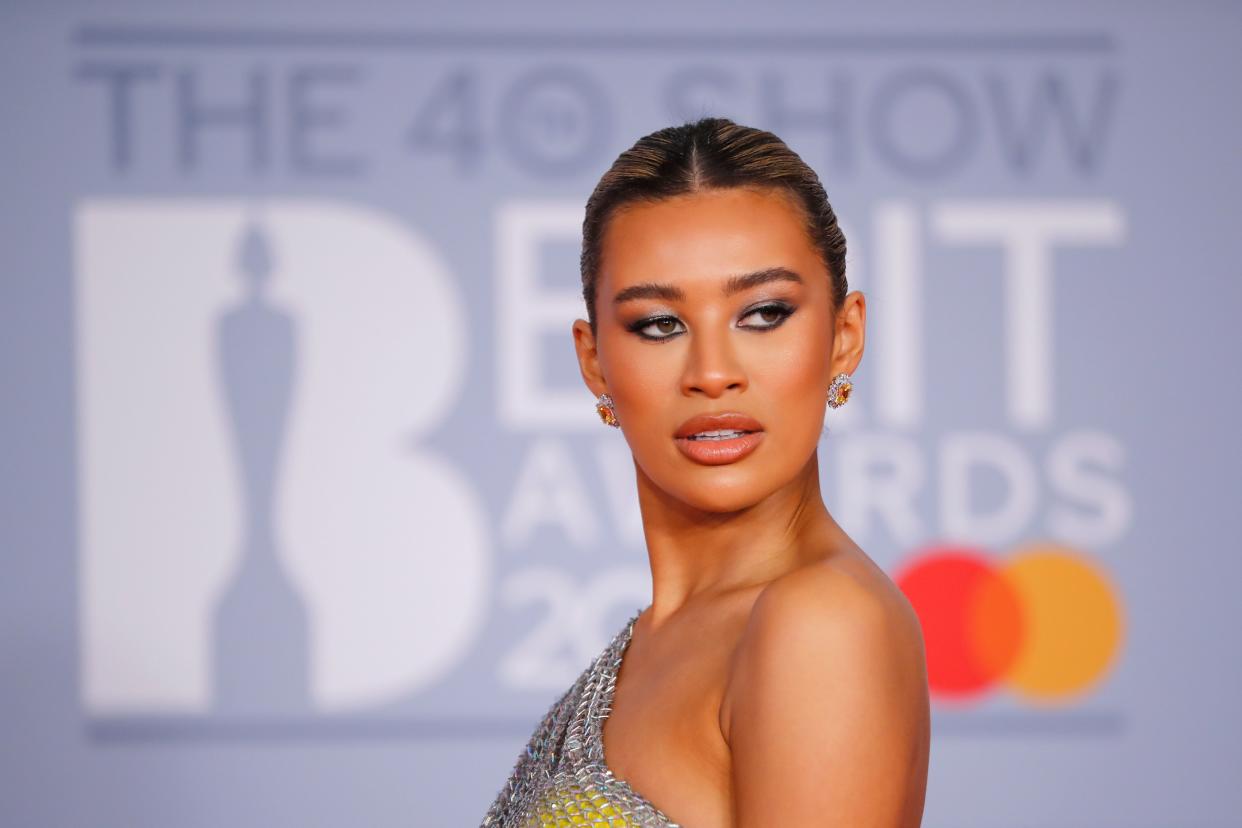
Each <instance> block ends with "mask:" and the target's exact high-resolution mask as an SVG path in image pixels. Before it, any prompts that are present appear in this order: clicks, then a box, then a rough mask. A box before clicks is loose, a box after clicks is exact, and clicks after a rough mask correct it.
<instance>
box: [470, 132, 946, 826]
mask: <svg viewBox="0 0 1242 828" xmlns="http://www.w3.org/2000/svg"><path fill="white" fill-rule="evenodd" d="M581 266H582V267H581V269H582V282H583V297H584V299H585V300H586V309H587V317H588V319H587V320H582V319H579V320H577V321H576V322H574V325H573V335H574V345H575V348H576V350H577V355H578V361H579V365H580V367H581V370H582V376H583V379H584V380H585V381H586V384H587V386H588V387H589V388H590V389H591V392H592V393H593V394H596V395H597V396H598V404H597V410H598V412H599V414H600V417H601V419H602V420H603V421H604V422H605V423H606V424H608V425H612V426H616V427H618V428H620V429H621V430H622V432H623V434H624V436H625V439H626V441H627V442H628V443H629V447H630V450H631V452H632V454H633V457H634V468H635V472H636V475H637V482H638V495H639V505H640V508H641V512H642V520H643V531H644V537H645V539H646V544H647V549H648V556H649V559H650V562H651V575H652V584H653V596H652V602H651V604H650V605H649V606H647V607H646V608H645V609H643V610H641V611H640V612H639V613H638V614H636V615H635V616H634V617H633V618H632V619H631V620H630V621H629V622H628V623H627V624H626V626H625V628H624V629H622V630H621V631H620V632H619V633H618V634H617V635H616V637H615V638H614V639H613V640H612V642H611V643H610V644H609V645H608V647H607V648H605V650H604V651H603V652H602V653H601V654H600V655H599V657H598V658H596V660H595V661H594V662H592V664H591V665H590V666H589V667H588V668H587V669H586V670H585V671H584V672H583V674H582V675H581V676H580V677H579V678H578V680H577V681H576V682H575V683H574V685H573V686H572V687H570V688H569V690H568V691H567V692H566V693H565V694H564V695H563V696H562V697H561V698H560V700H558V701H557V703H556V704H554V705H553V706H552V708H551V709H550V710H549V711H548V713H547V715H546V716H545V717H544V719H543V721H542V722H541V723H540V725H539V727H538V728H537V729H536V731H535V734H534V735H533V736H532V737H531V740H530V743H529V745H528V746H527V749H526V751H525V752H524V753H523V754H522V755H521V756H520V757H519V759H518V761H517V763H516V765H515V766H514V768H513V773H512V775H511V776H510V778H509V780H508V782H507V784H506V785H505V787H504V788H503V789H502V790H501V792H500V794H499V795H498V796H497V798H496V801H495V803H494V804H493V805H492V807H491V809H490V810H489V811H488V813H487V815H486V816H485V818H484V820H483V825H484V826H519V825H520V826H525V825H562V824H564V825H571V824H572V825H577V824H584V825H641V826H678V825H680V826H686V827H687V828H709V827H710V828H723V826H736V827H737V828H770V826H781V825H790V826H792V825H798V826H803V825H807V826H809V825H816V826H850V828H859V826H877V828H878V827H879V826H884V828H897V827H898V826H901V827H902V828H908V827H909V826H917V825H919V824H920V822H921V819H922V812H923V800H924V793H925V790H926V781H927V763H928V752H929V735H930V713H929V704H928V694H927V678H926V667H925V660H924V650H923V640H922V635H921V629H920V626H919V622H918V619H917V617H916V615H915V614H914V611H913V609H912V608H911V606H910V604H909V603H908V602H907V601H906V599H905V596H904V595H903V594H902V593H901V592H900V590H898V589H897V587H896V586H895V585H894V584H893V582H892V581H891V580H890V579H889V578H888V577H887V576H886V575H885V573H884V572H883V570H881V569H880V568H879V567H878V566H877V565H876V564H875V563H873V562H872V561H871V559H870V558H868V557H867V555H866V554H864V553H863V551H862V550H861V549H859V548H858V546H857V545H855V543H854V542H853V541H852V540H851V539H850V538H849V536H848V535H846V533H845V532H844V531H842V529H841V527H840V526H838V525H837V523H836V522H835V521H834V520H833V518H832V516H831V515H830V514H829V513H828V510H827V509H826V508H825V506H824V503H823V501H822V499H821V496H820V486H819V463H818V453H817V451H818V444H819V439H820V436H821V433H822V429H823V422H824V414H825V410H824V406H825V404H827V405H831V406H839V405H842V404H844V402H845V401H846V400H847V399H848V397H849V394H850V390H851V388H852V385H851V383H850V375H851V374H852V373H853V372H854V371H855V369H856V368H857V367H858V364H859V361H860V360H861V359H862V354H863V339H864V328H865V321H866V303H865V301H864V298H863V296H862V294H861V293H859V292H858V291H853V292H849V293H847V287H846V280H845V238H844V236H843V235H842V233H841V230H840V229H839V228H838V226H837V219H836V215H835V214H834V212H833V210H832V207H831V206H830V205H829V204H828V201H827V198H826V196H825V194H824V189H823V187H822V186H821V184H820V182H819V179H818V177H817V176H816V175H815V173H814V171H812V170H811V169H810V168H809V167H808V166H807V165H806V164H805V163H804V162H803V161H802V159H801V158H799V157H798V155H797V154H796V153H794V152H793V151H792V150H790V149H789V148H788V147H787V146H786V145H785V144H784V143H783V142H782V141H781V140H780V139H779V138H777V137H776V136H775V135H773V134H771V133H770V132H765V131H762V130H757V129H752V128H749V127H744V126H740V125H738V124H735V123H733V122H732V121H730V120H727V119H724V118H704V119H701V120H699V121H696V122H694V123H687V124H684V125H681V126H675V127H669V128H666V129H662V130H659V131H657V132H655V133H652V134H651V135H648V136H646V137H644V138H642V139H640V140H639V141H638V142H637V143H636V144H635V145H634V146H633V147H632V148H631V149H629V150H627V151H625V152H624V153H622V154H621V156H620V157H619V158H618V159H617V160H616V162H615V163H614V164H613V165H612V168H611V169H609V170H608V172H607V173H605V175H604V176H603V178H602V179H601V180H600V182H599V184H598V186H597V187H596V188H595V192H594V193H592V195H591V197H590V200H589V201H588V202H587V207H586V217H585V220H584V222H583V239H582V258H581ZM846 485H848V482H847V484H846ZM605 745H607V748H606V750H605V747H604V746H605ZM605 755H606V757H607V759H606V761H605Z"/></svg>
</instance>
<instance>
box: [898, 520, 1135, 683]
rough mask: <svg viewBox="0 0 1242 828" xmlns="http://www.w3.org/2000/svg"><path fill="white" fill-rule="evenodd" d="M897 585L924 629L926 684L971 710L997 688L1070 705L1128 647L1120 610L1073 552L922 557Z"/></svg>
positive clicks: (1030, 548)
mask: <svg viewBox="0 0 1242 828" xmlns="http://www.w3.org/2000/svg"><path fill="white" fill-rule="evenodd" d="M893 580H894V581H895V582H896V583H897V586H898V587H900V588H901V591H902V592H904V593H905V595H906V598H908V599H909V601H910V603H911V604H912V605H913V606H914V610H915V612H917V613H918V616H919V620H920V621H921V622H922V626H923V640H924V644H925V646H926V650H927V681H928V686H929V689H930V690H931V692H932V693H933V694H935V695H937V696H939V697H944V698H950V699H958V700H964V699H969V698H972V697H975V696H978V695H980V694H982V693H984V692H986V691H988V690H990V689H992V688H994V687H996V686H997V685H1003V686H1006V687H1008V688H1009V689H1010V690H1012V691H1013V692H1015V693H1017V694H1019V695H1021V696H1024V697H1026V698H1028V699H1030V700H1031V701H1034V702H1036V703H1042V704H1058V703H1063V702H1065V701H1067V700H1069V699H1071V698H1073V697H1075V696H1077V695H1079V694H1081V693H1083V692H1084V691H1086V690H1087V689H1088V688H1090V687H1091V686H1092V685H1093V684H1095V683H1096V682H1097V681H1099V680H1100V678H1101V677H1102V676H1103V675H1104V674H1105V673H1106V672H1107V671H1108V669H1109V668H1110V667H1111V666H1112V664H1113V663H1114V661H1115V660H1116V658H1117V653H1118V650H1119V649H1120V646H1121V640H1122V628H1123V625H1124V619H1123V618H1122V612H1121V603H1120V601H1119V600H1118V597H1117V594H1116V592H1115V590H1114V589H1113V587H1112V585H1111V584H1110V583H1109V581H1108V579H1107V578H1105V577H1104V576H1103V575H1102V574H1101V572H1100V571H1099V570H1098V569H1097V568H1096V567H1095V566H1094V565H1093V564H1092V563H1091V562H1090V561H1089V560H1088V559H1087V558H1086V557H1085V556H1084V555H1082V554H1081V553H1079V552H1078V551H1077V550H1075V549H1072V548H1070V547H1067V546H1061V545H1056V544H1050V543H1032V544H1027V545H1024V546H1022V547H1019V548H1017V549H1015V550H1013V552H1012V554H1010V555H1009V556H1007V557H1006V558H1005V559H1004V560H996V559H995V558H994V557H993V556H992V555H991V554H989V553H988V552H987V551H986V550H983V549H979V548H974V547H965V546H933V547H926V548H924V549H921V550H920V551H919V552H918V553H917V554H916V555H915V556H914V557H913V559H912V560H911V561H910V562H909V563H907V564H906V565H904V566H903V567H902V568H901V569H900V570H898V571H897V572H896V573H895V574H894V578H893Z"/></svg>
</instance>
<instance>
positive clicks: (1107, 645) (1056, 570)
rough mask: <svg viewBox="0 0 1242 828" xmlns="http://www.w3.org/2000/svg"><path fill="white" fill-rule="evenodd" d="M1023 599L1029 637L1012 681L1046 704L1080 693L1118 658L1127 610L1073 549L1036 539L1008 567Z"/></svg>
mask: <svg viewBox="0 0 1242 828" xmlns="http://www.w3.org/2000/svg"><path fill="white" fill-rule="evenodd" d="M1000 571H1001V573H1002V574H1003V575H1004V577H1005V580H1007V581H1008V582H1009V583H1010V584H1012V585H1013V588H1014V590H1015V591H1016V592H1017V594H1018V595H1019V596H1020V600H1021V603H1022V607H1023V609H1024V614H1025V617H1026V640H1025V641H1024V642H1023V646H1022V649H1021V650H1020V651H1019V653H1018V658H1017V659H1016V661H1015V663H1014V664H1013V666H1012V668H1011V669H1010V670H1008V671H1007V672H1006V673H1005V679H1006V682H1007V683H1008V684H1009V686H1010V687H1012V688H1013V689H1014V690H1015V691H1016V692H1018V693H1020V694H1022V695H1024V696H1027V697H1028V698H1030V699H1032V700H1036V701H1040V702H1053V701H1057V700H1061V699H1064V698H1065V697H1067V696H1070V695H1073V694H1077V693H1079V692H1081V691H1082V690H1084V689H1085V688H1086V687H1087V686H1089V685H1091V684H1094V683H1095V682H1096V681H1097V680H1098V679H1099V678H1100V676H1101V675H1102V674H1103V673H1104V671H1105V670H1106V669H1107V668H1108V667H1109V665H1110V664H1111V663H1112V660H1113V657H1114V655H1115V654H1116V652H1117V650H1118V647H1119V644H1120V641H1121V629H1122V618H1121V607H1120V605H1119V604H1118V602H1117V599H1116V597H1115V595H1114V594H1113V590H1112V587H1111V586H1110V585H1109V583H1108V581H1106V580H1105V579H1104V578H1103V577H1102V576H1101V575H1100V573H1099V572H1098V571H1097V570H1096V569H1095V567H1093V566H1091V565H1090V564H1089V563H1087V561H1086V560H1085V559H1083V558H1082V557H1081V556H1079V555H1078V554H1077V553H1076V552H1075V551H1074V550H1072V549H1070V548H1069V547H1065V546H1059V545H1056V544H1050V543H1033V544H1028V545H1026V546H1024V547H1022V548H1021V549H1020V550H1019V552H1018V553H1016V554H1015V555H1014V556H1013V557H1012V558H1010V559H1009V560H1008V561H1007V562H1006V563H1004V564H1003V565H1002V568H1001V570H1000Z"/></svg>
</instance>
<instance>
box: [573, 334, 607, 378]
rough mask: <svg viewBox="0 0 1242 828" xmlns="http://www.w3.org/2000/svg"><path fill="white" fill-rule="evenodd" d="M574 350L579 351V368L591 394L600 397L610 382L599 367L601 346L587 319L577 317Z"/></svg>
mask: <svg viewBox="0 0 1242 828" xmlns="http://www.w3.org/2000/svg"><path fill="white" fill-rule="evenodd" d="M573 334H574V350H575V351H577V352H578V369H579V370H580V371H581V372H582V380H583V382H585V383H586V386H587V388H589V389H590V390H591V394H592V395H594V396H596V397H598V396H599V395H600V394H603V393H604V392H605V391H607V390H608V383H607V382H605V381H604V375H603V373H602V372H601V371H600V367H599V348H598V347H597V345H596V342H595V334H593V333H591V325H590V323H589V322H587V321H586V320H585V319H575V320H574V326H573Z"/></svg>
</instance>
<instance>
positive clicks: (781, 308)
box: [626, 302, 794, 342]
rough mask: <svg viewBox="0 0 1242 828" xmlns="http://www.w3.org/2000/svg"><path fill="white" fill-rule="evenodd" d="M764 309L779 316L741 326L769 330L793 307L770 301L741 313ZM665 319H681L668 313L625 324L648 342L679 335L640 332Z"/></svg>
mask: <svg viewBox="0 0 1242 828" xmlns="http://www.w3.org/2000/svg"><path fill="white" fill-rule="evenodd" d="M765 310H770V311H778V312H779V313H780V317H779V318H778V319H777V320H776V321H775V322H773V323H772V324H770V325H760V326H758V327H754V326H751V325H744V326H743V327H747V328H750V327H754V329H755V330H757V331H770V330H772V329H774V328H779V327H780V326H781V325H783V324H785V320H787V319H788V318H789V317H790V316H792V315H793V312H794V308H792V307H790V306H789V305H786V304H784V303H775V302H772V303H768V304H766V305H760V306H759V307H757V308H751V309H750V310H749V311H747V312H746V313H744V314H743V315H742V318H743V319H745V318H746V317H747V316H750V315H751V314H754V313H759V312H760V311H765ZM665 319H673V320H676V321H679V322H680V321H681V320H679V319H677V317H676V316H670V315H668V314H661V315H659V316H648V317H646V318H645V319H639V320H638V321H637V322H632V323H630V324H629V325H627V326H626V329H627V330H629V331H631V332H633V333H636V334H638V336H640V337H641V338H643V339H646V340H647V341H649V342H665V341H667V340H669V339H675V338H677V337H678V336H680V335H681V332H680V331H678V332H677V333H671V334H668V335H667V336H651V335H649V334H645V333H643V332H642V329H643V328H647V327H650V326H651V325H654V324H655V323H656V322H661V321H663V320H665Z"/></svg>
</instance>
